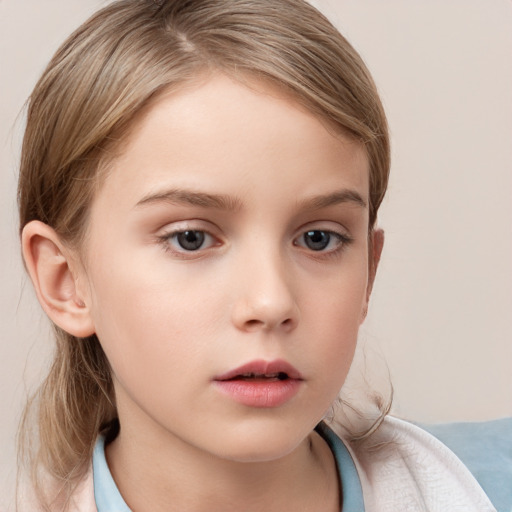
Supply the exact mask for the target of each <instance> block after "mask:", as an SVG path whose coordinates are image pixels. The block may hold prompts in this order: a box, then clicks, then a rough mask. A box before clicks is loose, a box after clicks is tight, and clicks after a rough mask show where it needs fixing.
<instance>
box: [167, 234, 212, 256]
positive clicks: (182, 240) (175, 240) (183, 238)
mask: <svg viewBox="0 0 512 512" xmlns="http://www.w3.org/2000/svg"><path fill="white" fill-rule="evenodd" d="M165 239H166V241H167V242H168V243H169V244H170V245H171V246H172V248H173V249H174V250H177V251H180V252H182V251H186V252H192V251H198V250H199V249H206V248H208V247H211V246H212V245H214V243H215V241H214V238H213V237H212V236H211V235H209V234H208V233H206V231H201V230H196V229H187V230H184V231H175V232H173V233H169V234H168V235H166V236H165Z"/></svg>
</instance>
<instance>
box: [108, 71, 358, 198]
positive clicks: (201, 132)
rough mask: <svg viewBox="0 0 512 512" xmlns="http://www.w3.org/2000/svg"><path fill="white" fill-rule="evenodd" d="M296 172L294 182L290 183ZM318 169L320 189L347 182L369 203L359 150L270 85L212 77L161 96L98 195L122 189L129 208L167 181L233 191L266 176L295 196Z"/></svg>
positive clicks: (136, 126)
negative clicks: (294, 185) (144, 194)
mask: <svg viewBox="0 0 512 512" xmlns="http://www.w3.org/2000/svg"><path fill="white" fill-rule="evenodd" d="M293 169H295V171H296V173H295V178H296V179H295V180H292V182H290V172H289V171H290V170H293ZM323 169H326V170H328V171H329V172H326V173H324V174H325V175H324V176H323V178H324V188H328V187H329V186H330V185H332V186H335V187H337V188H339V187H340V186H345V185H347V184H348V185H350V186H351V187H355V188H357V189H358V191H359V192H360V194H361V195H362V196H364V197H367V195H368V163H367V156H366V152H365V149H364V146H363V144H361V143H359V142H358V141H356V140H355V139H354V138H353V137H351V136H348V135H347V134H344V133H341V132H340V131H339V130H338V131H336V130H334V128H333V126H332V125H331V124H330V123H327V122H326V121H325V120H324V119H322V118H320V117H319V116H316V115H314V114H312V113H311V112H310V111H309V110H308V109H306V108H305V107H304V106H303V105H301V104H300V103H299V102H298V101H297V100H296V99H295V98H293V97H292V96H291V95H290V94H288V93H286V92H284V91H283V90H281V89H279V88H277V87H275V86H273V85H270V84H268V83H264V82H261V81H255V80H244V81H243V82H242V83H241V82H238V81H234V80H232V79H231V78H229V77H227V76H225V75H222V74H216V75H213V76H208V77H203V78H202V79H201V80H196V81H195V82H193V83H188V84H185V85H184V86H182V87H181V88H180V89H179V90H177V91H173V92H166V93H163V94H161V95H159V97H158V98H156V99H155V100H154V101H153V102H152V103H151V105H149V106H148V107H147V108H146V109H145V110H144V112H143V113H142V114H141V115H139V116H138V118H137V119H136V120H135V121H134V123H133V124H132V126H131V129H130V132H129V134H128V136H127V137H126V139H125V140H124V141H123V143H122V145H121V146H120V148H119V151H118V152H116V156H115V157H114V158H113V159H112V161H111V163H110V165H109V173H108V175H107V177H106V179H105V180H103V184H102V186H101V188H100V191H101V190H103V189H109V195H112V194H114V195H115V194H116V193H118V192H119V191H120V188H119V187H120V186H121V185H122V187H121V188H124V193H125V194H128V195H130V194H131V195H132V196H133V197H131V199H130V200H131V202H132V203H133V202H134V201H135V202H136V201H137V200H138V199H140V195H141V193H142V192H143V189H144V190H145V191H146V192H148V191H151V189H152V188H154V187H158V186H160V185H161V184H162V183H165V182H168V181H170V180H171V181H174V182H179V183H174V184H175V185H176V184H177V185H179V186H185V187H190V186H192V187H194V188H197V187H198V186H201V187H213V188H215V187H218V186H222V188H224V189H229V188H233V189H234V188H236V187H237V186H238V188H240V186H241V185H242V188H243V180H244V179H245V180H246V181H247V183H248V182H249V181H251V180H252V181H258V177H260V178H261V179H262V180H267V181H268V179H269V177H270V178H271V180H272V186H273V188H274V190H279V189H281V190H282V187H287V190H288V193H293V190H290V186H292V188H293V181H295V182H296V184H297V185H299V184H300V183H302V181H303V178H306V180H308V179H309V180H310V181H315V182H316V183H317V184H320V183H321V181H322V180H321V179H320V177H321V175H322V170H323ZM333 169H335V170H337V171H338V172H336V173H333V172H331V171H332V170H333ZM285 171H286V172H285ZM292 175H293V173H292ZM312 178H314V180H313V179H312ZM327 178H328V179H327ZM334 182H337V183H334ZM130 185H131V186H130ZM231 185H233V187H232V186H231ZM319 187H320V185H319ZM320 188H321V187H320ZM228 192H229V191H228ZM314 192H318V193H323V192H324V191H323V190H318V191H312V193H314ZM102 194H103V192H102V193H101V194H99V195H102Z"/></svg>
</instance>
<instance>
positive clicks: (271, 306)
mask: <svg viewBox="0 0 512 512" xmlns="http://www.w3.org/2000/svg"><path fill="white" fill-rule="evenodd" d="M276 252H277V251H276ZM239 268H240V272H239V273H238V275H237V276H236V279H237V284H238V286H237V294H238V295H237V298H236V301H235V304H234V306H233V310H232V321H233V324H234V325H235V326H236V327H237V329H239V330H241V331H246V332H255V331H281V332H289V331H292V330H293V329H295V327H296V326H297V324H298V321H299V308H298V305H297V301H296V298H295V296H294V295H295V294H294V292H293V286H292V285H293V276H292V275H290V274H291V272H290V269H289V268H287V265H286V262H285V261H284V258H283V257H281V256H280V255H279V254H274V255H272V254H269V253H268V252H267V254H261V252H260V254H258V255H257V256H256V257H254V258H251V259H250V261H248V260H245V261H244V262H243V263H242V264H241V265H240V266H239Z"/></svg>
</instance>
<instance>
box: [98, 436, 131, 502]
mask: <svg viewBox="0 0 512 512" xmlns="http://www.w3.org/2000/svg"><path fill="white" fill-rule="evenodd" d="M92 472H93V482H94V499H95V501H96V508H97V509H98V512H131V511H130V509H129V508H128V505H127V504H126V503H125V502H124V500H123V498H122V497H121V494H119V491H118V489H117V486H116V484H115V482H114V479H113V478H112V474H111V473H110V469H109V467H108V464H107V460H106V458H105V439H104V438H103V437H101V436H100V437H99V438H98V441H96V446H95V447H94V452H93V455H92Z"/></svg>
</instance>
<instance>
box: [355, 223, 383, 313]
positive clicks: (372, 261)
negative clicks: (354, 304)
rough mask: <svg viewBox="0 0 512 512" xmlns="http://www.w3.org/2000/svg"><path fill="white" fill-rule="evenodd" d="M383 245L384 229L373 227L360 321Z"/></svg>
mask: <svg viewBox="0 0 512 512" xmlns="http://www.w3.org/2000/svg"><path fill="white" fill-rule="evenodd" d="M383 247H384V231H383V230H382V229H378V228H376V229H373V230H372V232H371V233H370V234H369V235H368V284H367V286H366V303H365V306H364V308H363V314H362V317H361V322H363V320H364V319H365V318H366V314H367V313H368V303H369V302H370V295H371V293H372V289H373V283H374V282H375V275H376V274H377V267H378V266H379V261H380V257H381V254H382V248H383Z"/></svg>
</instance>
